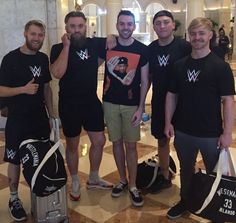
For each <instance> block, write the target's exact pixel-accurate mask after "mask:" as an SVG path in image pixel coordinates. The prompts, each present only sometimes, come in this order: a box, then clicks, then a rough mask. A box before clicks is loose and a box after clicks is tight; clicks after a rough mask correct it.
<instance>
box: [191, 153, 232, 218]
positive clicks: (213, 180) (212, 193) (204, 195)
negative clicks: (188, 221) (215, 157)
mask: <svg viewBox="0 0 236 223" xmlns="http://www.w3.org/2000/svg"><path fill="white" fill-rule="evenodd" d="M231 158H232V157H231V155H230V154H229V150H228V149H227V150H225V149H224V150H221V152H220V156H219V161H218V163H217V165H216V168H215V171H216V172H213V173H210V174H206V173H205V172H204V171H201V170H200V171H199V172H197V173H196V174H194V176H193V178H192V181H191V185H190V194H191V195H190V196H189V198H188V200H187V205H186V206H187V208H188V210H189V211H190V212H191V213H193V214H196V215H198V216H200V217H203V218H206V219H209V220H211V221H218V222H219V221H221V222H236V176H235V172H236V171H235V166H234V161H233V160H232V159H231ZM224 174H226V175H224ZM227 175H231V176H227Z"/></svg>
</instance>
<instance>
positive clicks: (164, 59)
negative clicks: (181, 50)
mask: <svg viewBox="0 0 236 223" xmlns="http://www.w3.org/2000/svg"><path fill="white" fill-rule="evenodd" d="M169 58H170V55H167V56H165V55H163V56H162V57H161V56H158V62H159V65H160V66H161V67H162V66H166V65H167V64H168V61H169Z"/></svg>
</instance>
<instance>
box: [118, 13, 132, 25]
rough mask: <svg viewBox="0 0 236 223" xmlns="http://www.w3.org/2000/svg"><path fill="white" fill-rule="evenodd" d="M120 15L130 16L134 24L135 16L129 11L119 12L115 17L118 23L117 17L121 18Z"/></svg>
mask: <svg viewBox="0 0 236 223" xmlns="http://www.w3.org/2000/svg"><path fill="white" fill-rule="evenodd" d="M122 15H127V16H131V17H132V18H133V20H134V23H135V16H134V14H133V13H132V12H131V11H129V10H120V12H119V14H118V16H117V21H118V19H119V17H120V16H122Z"/></svg>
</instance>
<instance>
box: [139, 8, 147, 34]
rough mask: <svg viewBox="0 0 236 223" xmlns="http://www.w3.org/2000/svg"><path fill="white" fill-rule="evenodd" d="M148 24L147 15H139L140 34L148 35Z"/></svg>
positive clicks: (144, 13)
mask: <svg viewBox="0 0 236 223" xmlns="http://www.w3.org/2000/svg"><path fill="white" fill-rule="evenodd" d="M146 24H147V13H146V12H140V13H139V32H140V33H146Z"/></svg>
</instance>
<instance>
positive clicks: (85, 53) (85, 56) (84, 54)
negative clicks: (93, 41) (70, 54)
mask: <svg viewBox="0 0 236 223" xmlns="http://www.w3.org/2000/svg"><path fill="white" fill-rule="evenodd" d="M75 52H76V54H77V55H78V56H79V57H80V59H81V60H87V59H88V58H89V55H88V49H85V50H84V51H83V50H80V52H78V51H75Z"/></svg>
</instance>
